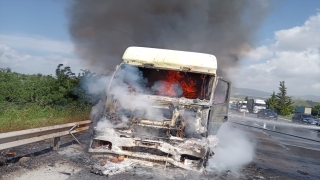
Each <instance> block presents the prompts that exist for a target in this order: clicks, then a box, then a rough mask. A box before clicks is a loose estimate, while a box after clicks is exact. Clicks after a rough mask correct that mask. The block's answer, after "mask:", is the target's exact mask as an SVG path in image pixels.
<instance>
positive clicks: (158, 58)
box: [122, 46, 217, 74]
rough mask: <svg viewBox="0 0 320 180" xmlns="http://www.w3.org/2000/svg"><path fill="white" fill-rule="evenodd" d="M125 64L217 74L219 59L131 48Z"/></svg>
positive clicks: (188, 53)
mask: <svg viewBox="0 0 320 180" xmlns="http://www.w3.org/2000/svg"><path fill="white" fill-rule="evenodd" d="M122 59H123V62H124V63H126V64H130V65H134V66H147V67H151V68H159V69H172V70H178V71H190V72H198V73H204V74H216V71H217V59H216V57H215V56H214V55H212V54H204V53H197V52H186V51H177V50H168V49H157V48H147V47H134V46H133V47H129V48H127V50H126V51H125V52H124V54H123V56H122Z"/></svg>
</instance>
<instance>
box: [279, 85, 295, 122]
mask: <svg viewBox="0 0 320 180" xmlns="http://www.w3.org/2000/svg"><path fill="white" fill-rule="evenodd" d="M276 100H277V111H278V112H279V113H280V114H281V115H284V116H286V115H290V114H291V112H292V104H293V102H292V100H291V97H289V96H287V88H286V86H285V82H284V81H280V87H279V92H278V93H277V95H276Z"/></svg>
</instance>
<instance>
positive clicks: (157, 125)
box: [89, 47, 230, 171]
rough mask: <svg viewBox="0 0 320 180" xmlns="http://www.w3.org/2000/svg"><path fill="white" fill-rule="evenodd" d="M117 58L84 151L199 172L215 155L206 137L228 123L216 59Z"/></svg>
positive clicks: (137, 52)
mask: <svg viewBox="0 0 320 180" xmlns="http://www.w3.org/2000/svg"><path fill="white" fill-rule="evenodd" d="M122 59H123V62H122V63H121V64H119V65H118V66H117V68H116V70H115V72H114V74H113V76H112V78H111V81H110V83H109V85H108V90H107V100H106V103H105V113H104V115H103V117H102V118H101V120H100V121H99V122H98V124H97V126H96V127H95V130H94V134H93V138H92V141H91V144H90V148H89V152H90V153H96V154H101V153H102V154H105V153H110V154H118V155H125V156H129V157H135V158H141V159H148V160H153V161H154V160H155V161H164V162H169V163H171V164H173V165H175V166H178V167H181V168H185V169H189V170H196V171H203V170H204V167H205V165H206V162H207V160H208V157H209V156H211V155H213V154H214V152H213V149H212V148H210V145H209V140H208V137H212V136H215V135H216V134H217V131H218V129H219V127H220V126H221V124H222V123H223V122H225V121H227V119H228V103H229V94H230V92H229V91H230V82H229V81H227V80H225V79H224V78H222V77H218V76H217V74H216V70H217V60H216V57H215V56H214V55H211V54H203V53H196V52H186V51H176V50H167V49H156V48H146V47H129V48H127V50H126V51H125V53H124V54H123V57H122ZM100 122H101V123H100ZM99 123H100V124H99Z"/></svg>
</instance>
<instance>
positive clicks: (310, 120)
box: [292, 113, 319, 125]
mask: <svg viewBox="0 0 320 180" xmlns="http://www.w3.org/2000/svg"><path fill="white" fill-rule="evenodd" d="M292 121H293V122H298V123H307V124H313V125H316V124H319V120H318V119H317V118H316V117H314V116H312V115H310V114H303V113H299V114H295V115H294V116H293V117H292Z"/></svg>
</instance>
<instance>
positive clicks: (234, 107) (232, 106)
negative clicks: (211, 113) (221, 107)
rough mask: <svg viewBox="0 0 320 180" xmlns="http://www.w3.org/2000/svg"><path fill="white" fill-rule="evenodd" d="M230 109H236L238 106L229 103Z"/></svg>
mask: <svg viewBox="0 0 320 180" xmlns="http://www.w3.org/2000/svg"><path fill="white" fill-rule="evenodd" d="M230 109H231V110H238V106H237V105H235V104H233V105H231V107H230Z"/></svg>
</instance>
